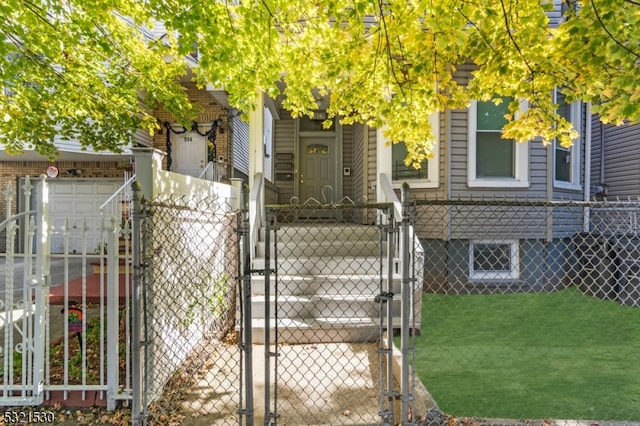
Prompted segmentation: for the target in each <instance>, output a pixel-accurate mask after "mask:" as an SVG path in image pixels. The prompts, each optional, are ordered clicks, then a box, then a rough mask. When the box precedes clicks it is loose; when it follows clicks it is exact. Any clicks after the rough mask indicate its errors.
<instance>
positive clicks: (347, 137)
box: [338, 126, 355, 200]
mask: <svg viewBox="0 0 640 426" xmlns="http://www.w3.org/2000/svg"><path fill="white" fill-rule="evenodd" d="M354 132H355V129H354V126H343V127H342V169H341V170H338V173H339V174H341V175H342V196H343V197H349V198H350V199H351V200H353V199H354V198H353V195H354V193H353V171H352V173H351V175H350V176H345V174H344V168H345V167H348V168H350V169H353V135H354ZM338 166H339V165H338Z"/></svg>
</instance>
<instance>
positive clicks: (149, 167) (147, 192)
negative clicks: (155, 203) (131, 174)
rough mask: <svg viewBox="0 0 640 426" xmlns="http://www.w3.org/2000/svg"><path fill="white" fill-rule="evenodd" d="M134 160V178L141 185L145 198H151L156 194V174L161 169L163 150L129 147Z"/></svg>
mask: <svg viewBox="0 0 640 426" xmlns="http://www.w3.org/2000/svg"><path fill="white" fill-rule="evenodd" d="M131 153H132V154H133V156H134V158H135V160H136V163H135V164H136V166H135V167H136V168H135V172H136V180H137V181H139V182H140V185H141V186H142V195H144V197H145V198H146V199H147V200H153V199H154V198H155V196H156V194H157V190H156V188H157V185H156V180H157V175H158V171H159V170H162V158H163V157H164V152H162V151H160V150H157V149H155V148H131Z"/></svg>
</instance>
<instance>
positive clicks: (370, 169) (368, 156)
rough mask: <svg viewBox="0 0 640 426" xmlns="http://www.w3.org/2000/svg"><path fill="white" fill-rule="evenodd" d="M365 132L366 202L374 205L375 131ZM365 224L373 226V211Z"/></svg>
mask: <svg viewBox="0 0 640 426" xmlns="http://www.w3.org/2000/svg"><path fill="white" fill-rule="evenodd" d="M366 131H367V133H368V135H369V136H368V137H369V145H368V149H367V152H366V153H365V160H366V161H367V180H366V184H367V193H366V197H367V198H366V200H367V201H368V202H370V203H375V202H376V201H377V200H376V188H375V187H374V186H373V185H372V183H375V182H377V181H378V177H377V167H376V158H377V149H376V147H377V137H376V135H377V130H376V129H375V128H373V127H367V128H366ZM366 223H367V224H375V223H376V212H375V211H373V210H369V211H368V214H367V217H366Z"/></svg>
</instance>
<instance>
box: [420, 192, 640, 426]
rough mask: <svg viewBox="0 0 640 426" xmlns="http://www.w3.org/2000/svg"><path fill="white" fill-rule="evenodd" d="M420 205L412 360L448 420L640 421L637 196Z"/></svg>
mask: <svg viewBox="0 0 640 426" xmlns="http://www.w3.org/2000/svg"><path fill="white" fill-rule="evenodd" d="M414 209H415V215H414V222H415V227H416V233H417V236H418V238H419V240H420V242H421V245H422V246H423V248H424V252H425V268H424V281H423V286H424V294H423V298H422V327H421V331H422V333H421V335H420V336H419V337H417V338H416V339H415V345H416V353H415V368H416V371H417V374H418V376H419V377H420V379H421V380H422V382H423V383H424V385H425V386H426V388H427V389H428V391H429V392H430V393H431V395H432V396H433V398H434V399H435V401H436V402H437V404H438V406H439V409H440V410H441V412H442V413H444V416H446V417H444V416H443V419H444V418H448V421H449V423H450V424H456V423H458V424H459V423H473V424H518V423H520V424H525V423H530V421H532V420H531V419H539V420H542V419H571V421H569V420H559V421H556V424H567V425H568V424H576V423H575V422H574V421H575V420H582V421H589V422H590V423H589V424H600V425H602V424H611V423H613V422H619V423H618V424H635V425H637V424H640V363H638V359H639V358H638V354H639V353H640V235H639V234H638V232H637V231H638V229H639V227H638V223H639V222H638V216H637V215H638V212H640V203H630V202H626V203H616V202H608V203H607V202H601V203H595V202H594V203H582V202H528V201H526V202H519V201H507V200H503V201H484V200H482V201H474V200H467V201H463V200H457V201H417V202H415V204H414ZM478 419H480V420H478ZM505 419H507V420H505ZM547 423H549V424H550V421H547Z"/></svg>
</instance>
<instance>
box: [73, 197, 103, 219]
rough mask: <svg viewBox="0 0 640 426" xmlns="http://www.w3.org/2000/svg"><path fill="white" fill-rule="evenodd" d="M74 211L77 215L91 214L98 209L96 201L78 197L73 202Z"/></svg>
mask: <svg viewBox="0 0 640 426" xmlns="http://www.w3.org/2000/svg"><path fill="white" fill-rule="evenodd" d="M74 205H75V207H74V213H76V214H77V215H79V216H83V215H85V214H86V215H91V214H92V212H95V211H98V202H97V201H93V200H87V199H84V200H83V199H78V200H76V202H75V203H74Z"/></svg>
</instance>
